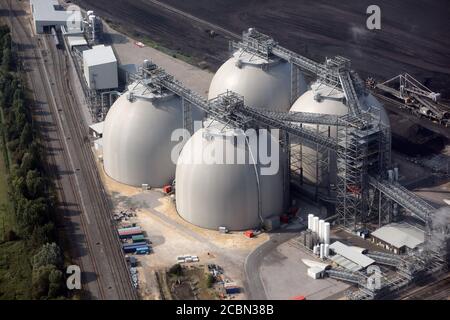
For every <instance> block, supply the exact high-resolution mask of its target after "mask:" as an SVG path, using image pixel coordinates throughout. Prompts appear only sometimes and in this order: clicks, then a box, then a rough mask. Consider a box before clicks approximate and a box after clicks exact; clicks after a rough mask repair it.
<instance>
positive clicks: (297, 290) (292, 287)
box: [261, 242, 350, 300]
mask: <svg viewBox="0 0 450 320" xmlns="http://www.w3.org/2000/svg"><path fill="white" fill-rule="evenodd" d="M301 259H310V260H317V259H316V258H315V257H313V256H311V255H309V254H307V253H305V252H304V251H302V250H301V249H298V248H295V247H293V246H291V245H290V243H289V242H286V243H284V244H282V245H280V246H279V247H278V248H277V249H276V250H274V251H273V252H271V253H270V254H269V255H268V256H266V257H265V258H264V260H263V264H262V266H261V278H262V281H263V284H264V289H265V291H266V294H267V298H268V299H274V300H286V299H291V298H292V297H295V296H299V295H303V296H305V297H306V299H308V300H323V299H327V298H328V297H331V296H333V298H334V299H338V297H340V296H343V291H345V290H346V289H348V288H349V287H350V286H349V285H348V284H345V283H344V282H340V281H337V280H333V279H329V278H326V279H318V280H314V279H312V278H310V277H308V275H307V270H308V267H307V266H306V265H305V264H304V263H303V262H302V260H301ZM317 261H318V260H317ZM340 293H342V294H341V295H339V294H340Z"/></svg>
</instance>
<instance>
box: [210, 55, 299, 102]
mask: <svg viewBox="0 0 450 320" xmlns="http://www.w3.org/2000/svg"><path fill="white" fill-rule="evenodd" d="M227 90H230V91H233V92H236V93H237V94H239V95H241V96H243V97H244V101H245V104H246V105H247V106H249V107H254V108H263V109H270V110H277V111H288V110H289V108H290V105H291V66H290V64H289V63H288V62H285V61H282V60H280V59H278V58H274V59H273V60H270V61H267V60H265V59H262V58H259V57H257V56H255V55H254V54H249V53H247V52H245V51H242V50H238V51H236V52H235V53H234V54H233V56H232V57H231V58H230V59H229V60H228V61H226V62H225V63H224V64H223V65H222V66H221V67H220V68H219V70H218V71H217V72H216V74H215V75H214V78H213V79H212V81H211V85H210V87H209V94H208V98H209V99H213V98H215V97H217V96H218V95H220V94H223V93H225V92H227ZM306 90H307V85H306V82H305V80H304V77H303V75H302V74H300V75H299V93H298V94H303V93H304V92H305V91H306Z"/></svg>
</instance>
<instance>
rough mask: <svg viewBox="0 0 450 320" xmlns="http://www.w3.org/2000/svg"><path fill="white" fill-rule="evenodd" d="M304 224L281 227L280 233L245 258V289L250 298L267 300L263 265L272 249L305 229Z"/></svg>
mask: <svg viewBox="0 0 450 320" xmlns="http://www.w3.org/2000/svg"><path fill="white" fill-rule="evenodd" d="M303 229H304V226H303V225H297V226H294V225H292V226H289V229H281V230H280V232H279V233H274V234H272V235H271V236H270V239H269V241H266V242H264V243H263V244H262V245H260V246H259V247H258V248H256V249H255V250H253V251H252V252H251V253H250V254H249V255H248V256H247V258H246V259H245V264H244V272H245V290H246V292H247V297H248V299H249V300H267V294H266V291H265V288H264V284H263V281H262V279H261V265H262V262H263V260H264V257H266V256H267V255H268V254H269V253H270V252H271V251H272V250H275V249H276V248H277V247H278V246H279V245H281V244H282V243H284V242H286V241H289V240H290V239H292V238H294V237H295V236H297V235H298V233H299V231H301V230H303Z"/></svg>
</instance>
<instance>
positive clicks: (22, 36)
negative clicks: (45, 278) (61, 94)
mask: <svg viewBox="0 0 450 320" xmlns="http://www.w3.org/2000/svg"><path fill="white" fill-rule="evenodd" d="M8 8H9V9H10V12H11V13H12V15H11V18H13V19H14V20H15V22H16V23H15V24H13V21H12V20H11V24H13V25H14V26H16V28H14V31H15V32H16V35H17V38H18V39H19V40H20V42H21V43H22V42H23V43H24V44H27V45H30V48H32V52H33V54H34V58H35V59H36V61H37V62H38V63H36V66H37V68H38V70H37V71H38V73H39V74H40V77H41V79H42V76H43V75H44V72H45V70H44V67H43V66H42V64H41V63H40V62H39V60H40V58H42V57H40V54H39V53H38V50H37V49H36V46H35V45H33V41H32V39H31V37H30V36H29V35H28V32H27V30H26V29H27V27H26V26H25V25H24V23H23V22H22V21H21V20H20V19H19V18H18V17H17V15H16V14H15V11H14V10H13V8H12V6H11V3H10V1H8ZM14 41H17V40H16V39H14ZM24 52H25V51H21V50H19V52H18V55H19V57H20V56H22V55H23V53H24ZM23 58H24V57H23V56H22V59H23ZM30 72H32V70H30ZM27 78H28V80H29V81H30V83H31V85H32V88H33V95H34V98H35V101H38V97H37V95H36V90H38V89H39V87H41V88H42V89H43V93H44V94H45V96H46V97H47V103H48V106H49V108H52V109H55V101H54V97H53V94H52V93H51V92H50V89H49V88H48V87H47V85H45V83H46V82H45V81H41V83H40V84H38V83H37V82H36V80H35V79H34V76H33V75H31V74H29V73H28V72H27ZM35 106H37V103H36V104H35ZM38 108H39V110H40V111H41V116H40V117H41V120H43V121H45V122H47V121H48V122H49V123H54V119H53V113H50V114H49V115H46V113H45V111H44V110H43V108H42V106H39V107H38ZM38 123H39V122H38ZM38 126H39V127H38V129H39V133H40V137H41V139H40V140H41V142H42V143H43V144H44V146H45V151H47V150H49V148H52V145H51V142H50V139H49V138H50V137H49V136H48V135H47V134H44V131H45V130H44V128H43V127H42V126H41V125H39V124H38ZM56 128H57V130H58V131H59V132H60V127H59V126H56ZM60 133H61V132H60ZM59 136H60V137H62V136H64V135H59ZM59 142H60V141H59ZM45 154H46V158H47V161H46V163H45V168H46V171H47V172H48V173H49V174H50V175H51V176H52V177H53V181H54V183H55V185H56V187H57V188H56V192H57V194H58V199H59V202H58V203H57V205H58V207H59V209H60V210H61V211H62V212H63V213H64V216H65V215H66V214H67V213H68V212H69V208H68V206H67V199H68V197H67V196H66V192H65V188H64V186H63V184H62V181H61V175H60V173H59V172H58V170H57V168H58V161H57V159H56V156H55V154H54V153H53V152H45ZM61 158H62V160H63V161H64V165H65V167H66V168H70V167H71V165H70V163H69V160H68V158H67V155H66V152H62V157H61ZM67 179H68V182H69V184H70V187H71V191H72V194H73V196H74V197H75V199H76V200H78V201H77V209H78V210H79V211H80V212H81V208H80V207H79V206H78V203H80V202H81V199H80V196H79V194H78V192H77V188H76V184H75V182H74V181H73V177H72V176H71V175H68V178H67ZM80 223H81V225H82V227H83V228H85V225H86V222H85V221H84V219H83V217H81V219H80ZM86 245H87V246H88V250H89V251H91V248H90V241H86ZM73 249H74V248H72V250H73ZM74 260H75V261H74V262H76V263H77V264H78V265H79V266H80V267H81V268H82V270H84V269H85V264H84V263H83V261H82V259H74ZM91 263H92V265H93V268H94V270H97V266H96V263H95V260H93V259H91ZM83 286H84V288H83V289H85V290H86V289H87V288H86V286H85V284H84V283H83ZM97 288H98V293H99V296H100V297H101V298H104V291H103V288H102V286H100V285H99V284H98V283H97Z"/></svg>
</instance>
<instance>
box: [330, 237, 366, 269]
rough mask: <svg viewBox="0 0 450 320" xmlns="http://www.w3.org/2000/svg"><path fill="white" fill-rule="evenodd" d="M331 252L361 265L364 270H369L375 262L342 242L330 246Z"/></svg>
mask: <svg viewBox="0 0 450 320" xmlns="http://www.w3.org/2000/svg"><path fill="white" fill-rule="evenodd" d="M330 250H333V251H334V252H335V253H336V254H339V255H341V256H343V257H344V258H346V259H348V260H350V261H351V262H353V263H355V264H357V265H359V266H360V267H362V268H367V267H368V266H370V265H371V264H373V263H374V262H375V260H373V259H371V258H369V257H367V256H365V255H363V254H361V253H359V252H358V251H356V250H355V249H353V248H352V247H349V246H347V245H345V244H343V243H342V242H339V241H336V242H334V243H333V244H331V245H330Z"/></svg>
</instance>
